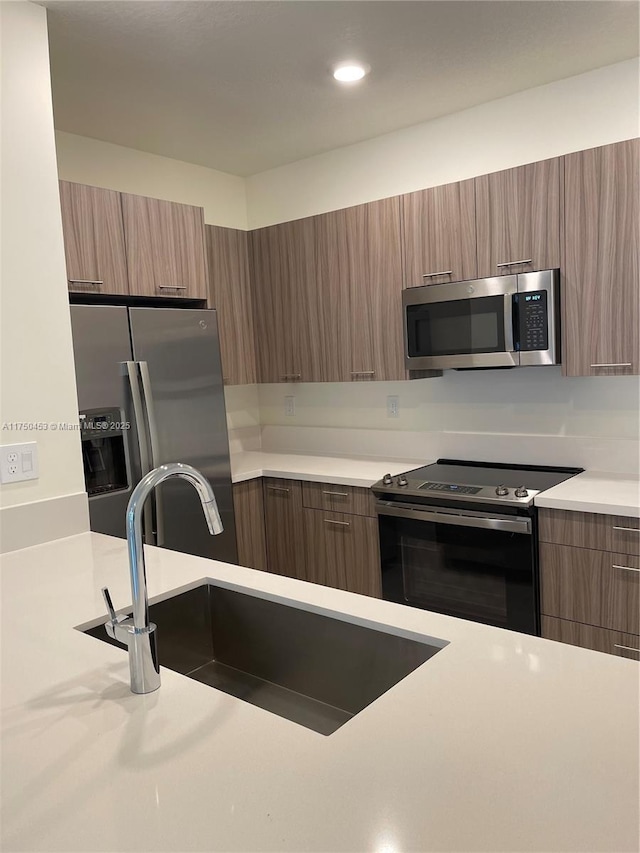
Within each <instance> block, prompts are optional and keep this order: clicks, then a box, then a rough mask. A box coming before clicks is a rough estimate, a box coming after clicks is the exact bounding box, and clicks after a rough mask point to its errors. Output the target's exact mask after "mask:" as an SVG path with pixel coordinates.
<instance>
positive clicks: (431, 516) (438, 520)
mask: <svg viewBox="0 0 640 853" xmlns="http://www.w3.org/2000/svg"><path fill="white" fill-rule="evenodd" d="M376 512H377V513H378V515H392V516H395V517H396V518H411V519H414V520H415V521H431V522H433V523H434V524H452V525H455V526H456V527H482V528H485V529H488V530H502V531H505V532H506V533H524V534H526V535H528V536H531V519H530V518H495V517H492V516H476V515H456V514H455V513H449V512H437V511H429V510H425V509H423V508H422V507H420V508H415V509H414V508H413V507H408V506H403V507H399V506H397V504H392V503H387V502H385V501H378V503H377V504H376Z"/></svg>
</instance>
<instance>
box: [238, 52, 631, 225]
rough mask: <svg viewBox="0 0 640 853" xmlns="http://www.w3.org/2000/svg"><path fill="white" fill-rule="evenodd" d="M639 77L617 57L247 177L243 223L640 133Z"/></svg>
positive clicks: (292, 215) (319, 209)
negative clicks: (543, 83)
mask: <svg viewBox="0 0 640 853" xmlns="http://www.w3.org/2000/svg"><path fill="white" fill-rule="evenodd" d="M497 67H498V65H497V66H496V68H497ZM638 75H639V65H638V60H637V59H633V60H628V61H625V62H620V63H617V64H615V65H609V66H606V67H604V68H599V69H597V70H595V71H590V72H588V73H586V74H580V75H578V76H576V77H570V78H567V79H566V80H560V81H557V82H554V83H549V84H548V85H546V86H539V87H537V88H535V89H529V90H527V91H525V92H519V93H517V94H515V95H510V96H508V97H506V98H501V99H499V100H496V101H491V102H490V103H487V104H481V105H480V106H477V107H473V108H471V109H468V110H464V111H463V112H458V113H454V114H452V115H449V116H444V117H443V118H440V119H436V120H434V121H430V122H425V123H423V124H418V125H415V126H413V127H409V128H407V129H405V130H400V131H396V132H394V133H388V134H386V135H384V136H379V137H377V138H375V139H371V140H368V141H366V142H360V143H358V144H356V145H351V146H348V147H346V148H338V149H335V150H334V151H329V152H327V153H325V154H320V155H317V156H315V157H309V158H308V159H305V160H300V161H298V162H297V163H291V164H289V165H286V166H281V167H279V168H277V169H272V170H270V171H268V172H262V173H260V174H257V175H253V176H251V177H249V178H247V205H248V211H249V228H259V227H262V226H264V225H271V224H273V223H275V222H285V221H287V220H290V219H297V218H300V217H303V216H311V215H313V214H316V213H324V212H326V211H329V210H338V209H340V208H343V207H348V206H350V205H354V204H362V203H364V202H367V201H373V200H375V199H378V198H387V197H389V196H393V195H399V194H401V193H406V192H412V191H414V190H418V189H424V188H426V187H432V186H438V185H439V184H446V183H450V182H453V181H459V180H463V179H466V178H472V177H475V176H476V175H483V174H487V173H488V172H495V171H499V170H500V169H508V168H511V167H512V166H520V165H522V164H523V163H531V162H534V161H535V160H544V159H545V158H547V157H556V156H559V155H562V154H567V153H569V152H570V151H580V150H582V149H585V148H593V147H595V146H597V145H606V144H608V143H610V142H619V141H621V140H623V139H630V138H632V137H634V136H638V135H640V114H639V109H640V106H639V105H640V91H639V84H638V79H639V78H638Z"/></svg>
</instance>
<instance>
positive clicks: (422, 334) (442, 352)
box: [402, 270, 560, 370]
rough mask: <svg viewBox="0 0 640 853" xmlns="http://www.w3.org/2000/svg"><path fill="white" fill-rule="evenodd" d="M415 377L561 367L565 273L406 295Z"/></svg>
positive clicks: (434, 287) (408, 361)
mask: <svg viewBox="0 0 640 853" xmlns="http://www.w3.org/2000/svg"><path fill="white" fill-rule="evenodd" d="M402 304H403V311H404V347H405V350H404V354H405V365H406V367H407V369H409V370H429V369H434V368H435V369H442V368H449V367H452V368H474V367H476V368H477V367H485V368H486V367H520V366H527V365H540V364H560V282H559V270H543V271H542V272H528V273H520V274H518V275H504V276H496V277H495V278H481V279H476V280H473V281H458V282H453V283H451V284H429V285H425V286H424V287H412V288H408V289H407V290H405V291H404V292H403V294H402Z"/></svg>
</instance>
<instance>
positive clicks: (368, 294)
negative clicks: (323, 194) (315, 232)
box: [342, 197, 406, 381]
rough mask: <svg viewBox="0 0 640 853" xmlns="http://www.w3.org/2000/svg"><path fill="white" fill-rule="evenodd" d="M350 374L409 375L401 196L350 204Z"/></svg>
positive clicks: (374, 376) (346, 231)
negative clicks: (404, 323)
mask: <svg viewBox="0 0 640 853" xmlns="http://www.w3.org/2000/svg"><path fill="white" fill-rule="evenodd" d="M342 212H343V213H344V234H345V239H346V246H347V257H346V260H345V266H346V269H347V280H348V283H349V305H350V310H349V322H350V326H351V332H350V339H351V370H350V373H351V378H352V379H353V380H355V381H365V380H372V379H378V380H391V379H405V378H406V373H405V369H404V358H403V349H404V346H403V334H402V259H401V249H400V199H399V197H396V198H387V199H383V200H382V201H374V202H371V203H370V204H362V205H359V206H358V207H350V208H347V209H346V210H345V211H342Z"/></svg>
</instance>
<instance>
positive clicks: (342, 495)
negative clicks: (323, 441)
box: [322, 492, 640, 571]
mask: <svg viewBox="0 0 640 853" xmlns="http://www.w3.org/2000/svg"><path fill="white" fill-rule="evenodd" d="M322 494H323V495H331V496H332V497H333V496H334V495H335V497H337V498H348V497H349V492H323V493H322ZM638 571H640V569H638Z"/></svg>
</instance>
